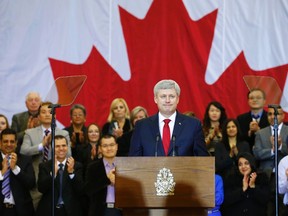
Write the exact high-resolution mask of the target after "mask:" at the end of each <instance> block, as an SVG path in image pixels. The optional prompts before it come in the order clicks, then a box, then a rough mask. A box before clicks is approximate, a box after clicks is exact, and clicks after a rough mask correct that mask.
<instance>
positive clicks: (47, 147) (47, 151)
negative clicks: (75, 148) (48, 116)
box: [43, 129, 50, 162]
mask: <svg viewBox="0 0 288 216" xmlns="http://www.w3.org/2000/svg"><path fill="white" fill-rule="evenodd" d="M44 133H45V136H47V135H48V134H49V133H50V131H49V130H48V129H46V130H45V131H44ZM48 155H49V145H45V146H44V154H43V162H46V161H48Z"/></svg>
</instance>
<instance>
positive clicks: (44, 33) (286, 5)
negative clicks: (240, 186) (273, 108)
mask: <svg viewBox="0 0 288 216" xmlns="http://www.w3.org/2000/svg"><path fill="white" fill-rule="evenodd" d="M287 14H288V2H287V1H286V0H277V1H271V0H254V1H251V0H234V1H228V0H205V1H203V0H169V1H167V0H154V1H153V0H137V1H135V0H81V1H79V0H69V1H59V0H42V1H37V0H29V1H22V0H13V1H11V0H2V1H0V76H1V85H0V92H1V94H0V101H1V103H0V113H3V114H5V115H7V117H8V118H9V119H11V117H12V115H13V114H14V113H17V112H20V111H23V110H25V109H26V108H25V103H24V100H25V96H26V94H27V93H28V92H29V91H38V92H39V93H40V94H41V96H42V98H43V99H44V100H45V99H47V100H52V101H53V102H54V103H61V104H62V105H67V106H63V107H62V108H60V109H57V119H58V121H59V122H60V123H61V124H63V125H65V126H66V125H69V109H70V107H71V104H74V103H81V104H83V105H84V106H85V107H86V108H87V113H88V114H87V124H89V123H91V122H97V123H99V124H100V125H102V124H103V123H104V122H105V121H106V120H107V117H108V113H109V107H110V103H111V101H112V100H113V99H114V98H116V97H121V98H124V99H125V100H126V101H127V103H128V105H129V107H130V109H132V108H134V107H135V106H137V105H141V106H144V107H146V108H147V110H148V112H149V114H150V115H151V114H153V113H155V112H156V111H157V108H156V105H155V103H154V101H153V86H154V85H155V83H156V82H158V81H159V80H161V79H174V80H176V81H177V82H178V83H179V85H180V87H181V96H180V103H179V106H178V109H179V111H180V112H184V111H188V110H191V111H193V112H195V113H196V116H197V117H199V118H200V119H202V118H203V114H204V110H205V107H206V106H207V104H208V103H209V102H210V101H212V100H217V101H219V102H221V103H222V104H223V106H224V107H225V108H226V111H227V114H228V116H229V117H236V116H237V115H238V114H240V113H243V112H246V111H247V110H248V109H249V108H248V105H247V98H246V95H247V92H248V91H249V89H251V88H255V87H259V88H263V89H264V90H265V92H266V94H267V100H266V102H267V104H270V103H273V104H281V105H282V107H283V108H284V110H285V111H286V112H288V79H287V71H288V52H287V50H288V43H287V38H288V28H287V26H288V15H287ZM286 119H287V117H286Z"/></svg>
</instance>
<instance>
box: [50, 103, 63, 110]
mask: <svg viewBox="0 0 288 216" xmlns="http://www.w3.org/2000/svg"><path fill="white" fill-rule="evenodd" d="M58 107H61V104H50V105H49V106H48V108H52V109H53V108H58Z"/></svg>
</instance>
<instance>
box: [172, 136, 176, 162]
mask: <svg viewBox="0 0 288 216" xmlns="http://www.w3.org/2000/svg"><path fill="white" fill-rule="evenodd" d="M175 139H176V137H175V135H173V136H172V149H173V150H172V156H173V157H175V156H176V154H175Z"/></svg>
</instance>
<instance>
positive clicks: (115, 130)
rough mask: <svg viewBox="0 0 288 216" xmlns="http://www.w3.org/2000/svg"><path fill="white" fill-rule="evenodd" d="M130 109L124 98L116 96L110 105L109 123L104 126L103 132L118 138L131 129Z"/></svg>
mask: <svg viewBox="0 0 288 216" xmlns="http://www.w3.org/2000/svg"><path fill="white" fill-rule="evenodd" d="M129 119H130V111H129V108H128V105H127V103H126V101H125V100H124V99H123V98H115V99H114V100H113V101H112V103H111V106H110V113H109V116H108V119H107V123H106V124H104V126H103V128H102V134H103V135H106V134H110V135H113V136H115V137H116V139H117V138H119V137H121V136H122V135H123V134H124V133H127V132H129V131H130V129H131V125H130V120H129Z"/></svg>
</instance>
